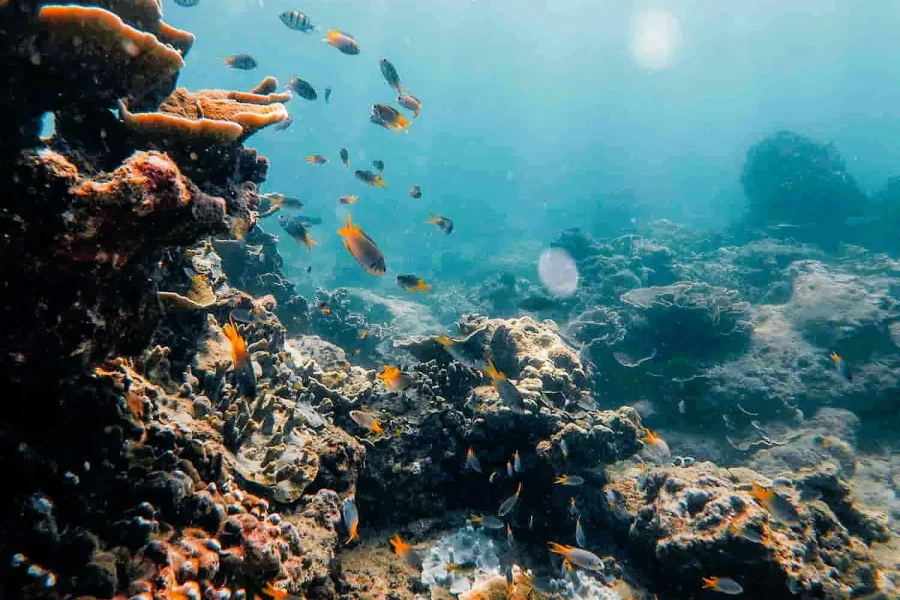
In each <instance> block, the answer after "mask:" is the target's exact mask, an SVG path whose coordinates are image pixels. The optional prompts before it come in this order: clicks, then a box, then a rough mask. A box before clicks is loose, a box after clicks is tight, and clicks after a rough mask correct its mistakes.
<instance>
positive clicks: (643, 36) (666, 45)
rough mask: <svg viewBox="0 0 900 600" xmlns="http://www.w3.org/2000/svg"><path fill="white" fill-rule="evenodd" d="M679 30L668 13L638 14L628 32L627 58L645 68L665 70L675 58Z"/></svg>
mask: <svg viewBox="0 0 900 600" xmlns="http://www.w3.org/2000/svg"><path fill="white" fill-rule="evenodd" d="M680 41H681V28H680V27H679V26H678V21H677V20H676V19H675V17H673V16H672V15H671V14H670V13H668V12H666V11H664V10H660V9H651V10H646V11H643V12H641V13H639V14H638V15H637V16H636V17H635V19H634V25H633V26H632V30H631V57H632V58H633V59H634V61H635V62H636V63H637V64H638V65H640V66H641V67H643V68H645V69H650V70H653V71H656V70H659V69H665V68H666V67H668V66H670V65H671V64H672V62H673V61H674V59H675V53H676V51H677V50H678V44H679V42H680Z"/></svg>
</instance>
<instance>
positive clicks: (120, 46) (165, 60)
mask: <svg viewBox="0 0 900 600" xmlns="http://www.w3.org/2000/svg"><path fill="white" fill-rule="evenodd" d="M38 22H39V23H40V24H41V25H42V26H43V27H44V28H45V30H47V31H48V33H49V34H50V35H51V37H53V36H59V37H64V38H68V39H70V40H72V41H73V42H75V41H76V40H77V45H78V47H79V48H80V49H81V50H80V54H81V56H83V57H85V58H87V57H91V58H92V59H94V60H98V59H99V60H103V61H105V62H109V63H117V64H122V65H127V66H128V67H129V68H133V69H134V70H135V72H139V73H142V74H144V75H145V76H146V75H152V78H153V79H159V78H161V77H165V76H167V75H172V74H175V73H177V72H178V71H179V70H180V69H181V68H182V67H183V66H184V60H183V59H182V57H181V54H179V53H178V52H177V51H176V50H174V49H172V48H170V47H169V46H167V45H165V44H162V43H160V41H159V40H158V39H157V38H156V36H155V35H153V34H152V33H144V32H142V31H138V30H137V29H135V28H134V27H131V26H130V25H127V24H126V23H125V22H124V21H123V20H122V19H121V18H120V17H119V16H117V15H116V14H114V13H112V12H110V11H108V10H105V9H102V8H97V7H91V6H77V5H47V6H44V7H42V8H41V11H40V13H39V14H38Z"/></svg>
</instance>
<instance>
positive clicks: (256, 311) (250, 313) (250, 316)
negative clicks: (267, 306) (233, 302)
mask: <svg viewBox="0 0 900 600" xmlns="http://www.w3.org/2000/svg"><path fill="white" fill-rule="evenodd" d="M231 318H232V319H234V320H235V321H237V322H239V323H262V322H264V321H265V320H266V313H265V311H264V310H263V309H262V308H259V307H258V306H253V307H251V308H249V309H247V308H235V309H234V310H232V311H231Z"/></svg>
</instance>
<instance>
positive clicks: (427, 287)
mask: <svg viewBox="0 0 900 600" xmlns="http://www.w3.org/2000/svg"><path fill="white" fill-rule="evenodd" d="M416 287H417V288H418V289H420V290H422V291H423V292H427V291H429V290H431V286H430V285H428V284H427V283H425V282H424V281H422V280H421V279H420V280H419V281H417V282H416Z"/></svg>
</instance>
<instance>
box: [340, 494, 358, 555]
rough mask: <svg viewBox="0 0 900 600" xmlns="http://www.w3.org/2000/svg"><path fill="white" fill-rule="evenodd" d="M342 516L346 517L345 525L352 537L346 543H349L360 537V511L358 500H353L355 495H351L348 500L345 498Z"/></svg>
mask: <svg viewBox="0 0 900 600" xmlns="http://www.w3.org/2000/svg"><path fill="white" fill-rule="evenodd" d="M341 516H343V517H344V525H346V527H347V533H348V534H349V535H350V537H349V538H348V539H347V541H346V542H344V543H345V544H349V543H350V542H352V541H353V540H358V539H359V531H358V530H359V511H357V510H356V502H354V500H353V496H350V497H349V498H347V499H346V500H344V504H343V506H341Z"/></svg>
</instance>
